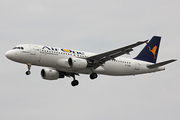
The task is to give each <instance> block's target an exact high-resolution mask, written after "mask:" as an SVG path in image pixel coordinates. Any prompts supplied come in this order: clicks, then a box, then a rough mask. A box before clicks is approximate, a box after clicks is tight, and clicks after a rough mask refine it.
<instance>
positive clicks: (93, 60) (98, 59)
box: [87, 40, 148, 69]
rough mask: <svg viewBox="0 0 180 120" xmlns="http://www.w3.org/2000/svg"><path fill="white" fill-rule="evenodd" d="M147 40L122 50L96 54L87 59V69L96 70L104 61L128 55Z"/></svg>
mask: <svg viewBox="0 0 180 120" xmlns="http://www.w3.org/2000/svg"><path fill="white" fill-rule="evenodd" d="M147 42H148V40H146V41H141V42H137V43H134V44H131V45H128V46H125V47H122V48H118V49H115V50H112V51H108V52H105V53H101V54H97V55H94V56H91V57H88V58H87V61H88V63H89V64H88V67H90V68H91V69H96V68H97V67H99V66H100V65H102V64H104V63H105V62H106V61H108V60H111V59H114V58H116V57H118V56H121V55H124V54H129V52H131V51H133V49H132V48H134V47H136V46H139V45H141V44H143V43H147Z"/></svg>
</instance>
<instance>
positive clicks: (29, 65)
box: [26, 63, 31, 75]
mask: <svg viewBox="0 0 180 120" xmlns="http://www.w3.org/2000/svg"><path fill="white" fill-rule="evenodd" d="M27 66H28V71H26V75H30V74H31V71H30V69H31V63H27Z"/></svg>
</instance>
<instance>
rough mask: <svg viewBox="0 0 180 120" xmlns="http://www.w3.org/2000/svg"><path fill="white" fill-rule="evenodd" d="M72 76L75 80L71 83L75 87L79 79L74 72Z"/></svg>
mask: <svg viewBox="0 0 180 120" xmlns="http://www.w3.org/2000/svg"><path fill="white" fill-rule="evenodd" d="M71 77H73V81H72V82H71V85H72V86H73V87H75V86H77V85H79V81H78V80H76V79H75V75H74V74H72V75H71Z"/></svg>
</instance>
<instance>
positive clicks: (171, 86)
mask: <svg viewBox="0 0 180 120" xmlns="http://www.w3.org/2000/svg"><path fill="white" fill-rule="evenodd" d="M0 3H1V4H0V42H1V49H0V50H1V51H0V59H1V62H0V66H1V70H0V71H1V77H0V78H1V79H0V81H1V82H0V119H1V120H60V119H61V120H120V119H122V120H179V119H180V114H179V113H180V87H179V86H180V78H179V69H178V67H180V63H179V61H176V62H174V63H172V64H169V65H167V66H166V70H165V71H162V72H157V73H151V74H144V75H138V76H126V77H121V76H118V77H114V76H104V75H100V76H99V77H98V78H97V79H96V80H94V81H92V80H90V79H89V76H88V75H81V76H78V77H77V79H78V80H79V82H80V84H79V86H77V87H72V86H71V85H70V83H71V81H72V78H65V79H59V80H57V81H46V80H43V79H42V78H41V76H40V71H41V69H42V68H43V67H36V66H33V67H32V69H31V72H32V74H31V75H30V76H26V75H25V71H27V66H26V65H24V64H19V63H15V62H13V61H10V60H8V59H7V58H6V57H5V52H6V51H8V50H9V49H12V48H13V47H14V46H16V45H18V44H23V43H33V44H40V45H49V46H56V47H61V48H65V49H75V50H83V51H88V52H96V53H100V52H105V51H108V50H112V49H115V48H119V47H123V46H126V45H129V44H132V43H135V42H137V41H139V40H147V39H151V38H152V36H154V35H158V36H162V40H161V45H160V51H159V56H158V62H161V61H164V60H169V59H172V58H173V59H178V60H180V48H179V45H180V40H179V39H180V36H179V35H180V23H179V22H180V14H179V11H180V7H179V5H180V1H179V0H173V1H170V0H132V1H131V0H86V1H83V0H1V2H0ZM143 47H144V45H141V46H139V47H137V48H135V49H134V51H133V52H132V54H131V55H124V57H129V58H133V57H135V56H136V55H137V54H138V53H139V52H140V50H141V49H142V48H143Z"/></svg>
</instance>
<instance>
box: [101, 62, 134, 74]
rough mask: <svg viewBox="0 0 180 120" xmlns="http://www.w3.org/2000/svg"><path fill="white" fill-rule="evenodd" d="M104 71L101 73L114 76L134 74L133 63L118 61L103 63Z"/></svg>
mask: <svg viewBox="0 0 180 120" xmlns="http://www.w3.org/2000/svg"><path fill="white" fill-rule="evenodd" d="M104 69H105V71H104V72H102V74H106V75H115V76H121V75H122V76H123V75H133V74H134V65H133V64H125V63H119V62H111V61H110V62H106V63H105V65H104Z"/></svg>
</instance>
